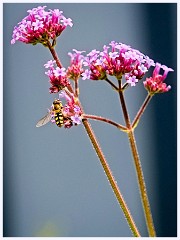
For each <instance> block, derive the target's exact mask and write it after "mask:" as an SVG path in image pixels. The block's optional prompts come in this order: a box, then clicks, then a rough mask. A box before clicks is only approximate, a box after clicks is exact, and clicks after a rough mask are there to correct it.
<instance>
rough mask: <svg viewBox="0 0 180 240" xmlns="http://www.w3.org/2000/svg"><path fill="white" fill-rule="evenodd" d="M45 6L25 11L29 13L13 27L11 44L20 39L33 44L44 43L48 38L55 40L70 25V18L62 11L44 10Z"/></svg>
mask: <svg viewBox="0 0 180 240" xmlns="http://www.w3.org/2000/svg"><path fill="white" fill-rule="evenodd" d="M45 8H46V6H43V7H41V6H39V7H37V8H33V9H32V10H28V11H27V12H28V13H29V15H28V16H26V17H25V18H24V19H23V20H22V21H21V22H19V23H18V26H15V27H14V31H13V35H12V40H11V44H14V43H15V42H16V41H21V42H24V43H31V44H33V45H35V44H37V43H42V44H44V45H46V42H47V41H48V40H54V41H55V40H56V38H57V37H58V36H59V35H60V34H61V33H62V31H63V30H64V29H65V28H66V27H67V26H68V25H69V26H70V27H72V25H73V23H72V20H71V19H70V18H65V17H64V16H63V15H62V13H63V12H62V11H59V9H54V10H51V9H49V11H45V10H44V9H45Z"/></svg>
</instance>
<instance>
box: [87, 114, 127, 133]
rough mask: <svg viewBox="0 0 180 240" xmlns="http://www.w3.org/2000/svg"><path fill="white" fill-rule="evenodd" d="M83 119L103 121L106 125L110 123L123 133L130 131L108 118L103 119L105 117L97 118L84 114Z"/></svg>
mask: <svg viewBox="0 0 180 240" xmlns="http://www.w3.org/2000/svg"><path fill="white" fill-rule="evenodd" d="M83 118H84V119H86V118H87V119H93V120H97V121H102V122H106V123H109V124H111V125H113V126H115V127H117V128H118V129H120V130H121V131H123V132H126V131H128V130H127V128H126V127H124V126H123V125H121V124H119V123H116V122H114V121H112V120H110V119H107V118H103V117H100V116H95V115H90V114H83Z"/></svg>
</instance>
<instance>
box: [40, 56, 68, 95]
mask: <svg viewBox="0 0 180 240" xmlns="http://www.w3.org/2000/svg"><path fill="white" fill-rule="evenodd" d="M54 63H55V61H52V60H50V61H48V62H47V63H46V64H44V66H45V68H49V70H48V71H47V72H45V74H46V75H48V77H49V82H50V84H51V87H50V88H49V92H50V93H57V92H59V91H60V90H62V89H63V88H65V87H67V86H69V85H70V83H69V80H68V78H67V76H66V69H65V68H59V67H56V68H54Z"/></svg>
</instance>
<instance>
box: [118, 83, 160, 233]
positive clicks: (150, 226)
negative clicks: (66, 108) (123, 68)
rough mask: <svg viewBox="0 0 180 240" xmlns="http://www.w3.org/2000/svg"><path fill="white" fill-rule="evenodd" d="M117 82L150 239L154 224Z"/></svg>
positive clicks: (122, 97) (139, 163)
mask: <svg viewBox="0 0 180 240" xmlns="http://www.w3.org/2000/svg"><path fill="white" fill-rule="evenodd" d="M118 82H119V97H120V102H121V106H122V111H123V114H124V119H125V122H126V126H127V128H128V129H129V131H128V132H127V134H128V139H129V143H130V147H131V152H132V156H133V159H134V165H135V169H136V174H137V179H138V185H139V191H140V196H141V201H142V205H143V209H144V215H145V219H146V225H147V229H148V232H149V236H150V237H155V236H156V233H155V228H154V224H153V219H152V214H151V209H150V204H149V199H148V195H147V190H146V185H145V180H144V176H143V171H142V167H141V162H140V158H139V155H138V150H137V146H136V141H135V137H134V132H133V128H132V126H131V122H130V118H129V115H128V111H127V108H126V103H125V99H124V94H123V92H122V91H121V81H118ZM150 99H151V98H150V97H148V98H147V99H146V101H145V103H144V104H143V107H142V109H141V111H140V112H139V114H138V116H139V117H140V116H141V114H142V113H143V111H144V109H145V106H146V105H147V103H148V102H149V101H150ZM137 119H138V118H135V120H136V121H137Z"/></svg>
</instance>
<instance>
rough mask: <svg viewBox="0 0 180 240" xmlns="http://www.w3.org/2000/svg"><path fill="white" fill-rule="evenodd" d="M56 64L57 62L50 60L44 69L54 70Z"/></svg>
mask: <svg viewBox="0 0 180 240" xmlns="http://www.w3.org/2000/svg"><path fill="white" fill-rule="evenodd" d="M55 62H56V61H55V60H49V61H48V62H47V63H45V64H44V67H45V68H53V67H54V63H55Z"/></svg>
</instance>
